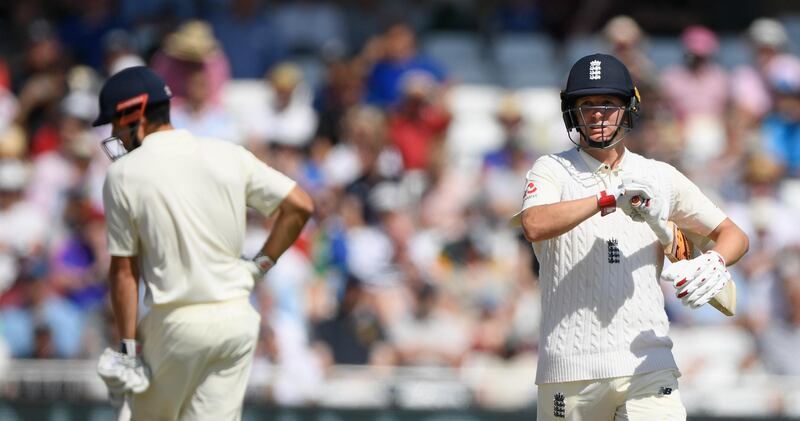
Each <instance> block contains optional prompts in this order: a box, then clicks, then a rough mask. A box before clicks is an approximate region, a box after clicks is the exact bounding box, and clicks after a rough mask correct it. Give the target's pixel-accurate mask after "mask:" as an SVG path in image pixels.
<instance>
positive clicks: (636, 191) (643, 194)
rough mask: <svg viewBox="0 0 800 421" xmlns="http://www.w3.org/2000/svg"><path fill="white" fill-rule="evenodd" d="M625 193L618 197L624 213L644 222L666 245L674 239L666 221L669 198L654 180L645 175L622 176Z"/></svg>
mask: <svg viewBox="0 0 800 421" xmlns="http://www.w3.org/2000/svg"><path fill="white" fill-rule="evenodd" d="M622 182H623V184H624V185H625V194H624V196H623V197H622V199H620V202H621V203H622V204H621V205H620V208H621V209H622V211H623V212H625V214H626V215H628V216H630V217H631V219H633V220H634V221H637V222H646V223H647V225H649V226H650V229H652V230H653V232H654V233H655V234H656V237H658V241H659V242H660V243H661V244H662V245H664V246H666V245H669V244H672V242H673V240H674V239H675V231H674V227H673V226H670V225H669V224H668V223H667V219H668V218H669V200H668V198H667V197H664V195H661V194H659V193H660V191H659V189H658V187H657V184H656V182H655V181H654V180H652V179H650V178H647V177H631V176H630V175H625V176H623V178H622Z"/></svg>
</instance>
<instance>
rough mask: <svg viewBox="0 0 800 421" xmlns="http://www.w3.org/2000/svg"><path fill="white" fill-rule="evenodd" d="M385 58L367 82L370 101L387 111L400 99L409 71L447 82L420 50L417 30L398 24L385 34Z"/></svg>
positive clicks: (435, 65)
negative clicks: (427, 74)
mask: <svg viewBox="0 0 800 421" xmlns="http://www.w3.org/2000/svg"><path fill="white" fill-rule="evenodd" d="M383 50H384V55H383V58H382V59H380V60H379V61H378V62H377V63H376V64H375V66H374V67H373V68H372V71H371V72H370V75H369V78H368V81H367V101H368V102H369V103H371V104H374V105H377V106H380V107H383V108H387V107H389V106H392V105H394V104H395V103H396V102H397V100H398V98H399V97H400V87H401V82H402V80H403V79H404V76H405V75H406V74H408V73H409V72H425V73H429V74H430V75H431V77H432V78H434V79H435V80H437V81H438V82H443V81H444V80H445V73H444V70H443V69H442V68H441V67H440V66H439V65H438V64H436V63H435V62H433V61H432V60H430V59H429V58H426V57H424V56H422V55H420V54H419V53H418V51H417V45H416V36H415V35H414V31H413V30H412V29H411V28H410V27H409V26H408V25H406V24H403V23H397V24H394V25H392V26H390V27H389V29H388V30H387V31H386V32H385V33H384V35H383Z"/></svg>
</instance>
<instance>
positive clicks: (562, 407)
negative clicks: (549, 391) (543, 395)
mask: <svg viewBox="0 0 800 421" xmlns="http://www.w3.org/2000/svg"><path fill="white" fill-rule="evenodd" d="M566 413H567V404H566V403H565V402H564V394H563V393H556V394H555V395H553V416H554V417H556V418H564V417H565V416H566Z"/></svg>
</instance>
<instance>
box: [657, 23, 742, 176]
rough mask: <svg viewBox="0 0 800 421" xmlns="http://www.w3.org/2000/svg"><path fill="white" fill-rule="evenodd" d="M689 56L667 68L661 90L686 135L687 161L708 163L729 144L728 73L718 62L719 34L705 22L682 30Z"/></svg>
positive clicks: (684, 135) (683, 42) (683, 133)
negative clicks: (727, 120)
mask: <svg viewBox="0 0 800 421" xmlns="http://www.w3.org/2000/svg"><path fill="white" fill-rule="evenodd" d="M681 43H682V44H683V49H684V57H685V60H684V62H683V63H681V64H679V65H675V66H672V67H670V68H668V69H667V70H665V71H664V73H663V75H662V78H661V92H662V95H663V99H664V101H665V104H666V105H667V108H668V109H669V110H670V111H671V112H672V113H673V114H674V116H675V117H676V119H677V122H678V126H679V129H680V131H681V134H682V138H683V147H682V148H681V149H682V150H683V151H686V154H685V155H684V157H683V161H684V164H692V166H695V165H694V164H700V165H702V164H704V163H706V162H707V161H708V160H710V159H713V158H715V157H717V156H719V155H720V154H721V153H722V152H723V149H724V148H725V138H726V134H725V115H726V114H725V112H726V107H727V105H728V74H727V72H726V71H725V70H724V69H723V68H722V67H721V66H720V65H718V64H717V63H715V62H714V54H715V53H716V52H717V50H718V49H719V41H718V40H717V36H716V35H715V34H714V32H712V31H711V30H710V29H708V28H706V27H703V26H690V27H688V28H686V30H684V31H683V33H682V34H681Z"/></svg>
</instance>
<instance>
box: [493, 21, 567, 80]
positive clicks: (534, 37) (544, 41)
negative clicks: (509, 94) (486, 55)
mask: <svg viewBox="0 0 800 421" xmlns="http://www.w3.org/2000/svg"><path fill="white" fill-rule="evenodd" d="M493 52H494V58H495V60H496V62H497V66H498V70H499V72H500V77H501V80H502V81H503V83H504V84H505V86H507V87H509V88H512V89H517V88H524V87H530V86H555V85H557V84H558V79H559V72H558V70H559V66H558V63H557V59H556V56H555V46H554V42H553V41H552V40H551V39H550V38H549V37H548V36H546V35H541V34H506V35H501V36H500V37H499V38H498V39H497V40H496V41H495V46H494V49H493Z"/></svg>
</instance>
